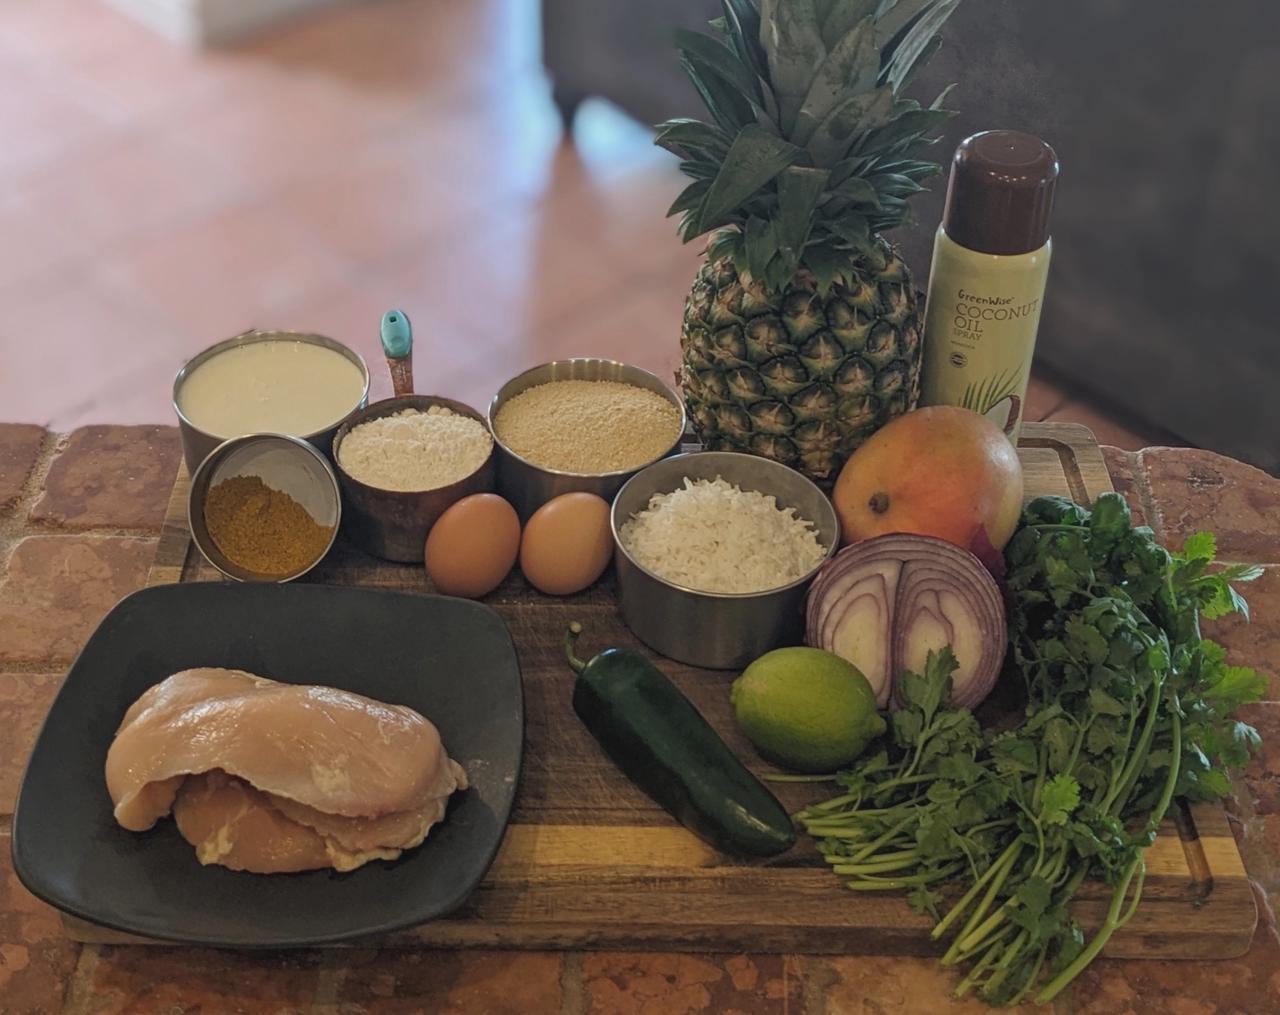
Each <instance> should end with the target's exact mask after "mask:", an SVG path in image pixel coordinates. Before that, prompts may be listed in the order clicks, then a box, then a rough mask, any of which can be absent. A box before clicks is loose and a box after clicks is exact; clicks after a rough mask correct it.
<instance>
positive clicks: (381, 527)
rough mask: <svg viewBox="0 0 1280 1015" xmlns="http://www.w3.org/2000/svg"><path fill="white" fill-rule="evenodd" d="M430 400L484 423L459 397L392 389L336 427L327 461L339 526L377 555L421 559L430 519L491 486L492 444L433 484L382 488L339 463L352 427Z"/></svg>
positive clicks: (421, 407) (429, 403)
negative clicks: (333, 476)
mask: <svg viewBox="0 0 1280 1015" xmlns="http://www.w3.org/2000/svg"><path fill="white" fill-rule="evenodd" d="M433 405H439V406H443V407H444V408H446V409H449V410H451V411H452V412H456V413H457V414H458V415H460V416H467V417H469V418H471V419H474V420H475V421H476V422H477V423H479V424H480V425H481V426H483V427H484V428H485V429H486V430H487V429H488V423H486V422H485V418H484V416H482V415H481V414H480V413H478V412H476V410H475V409H473V408H471V406H469V405H466V404H464V403H463V402H457V401H454V400H453V399H452V398H442V397H441V396H439V395H398V396H396V397H395V398H384V399H383V400H382V401H380V402H374V403H373V404H372V405H370V406H367V407H366V408H363V409H357V410H356V411H355V412H353V413H352V414H351V415H350V416H348V417H347V419H346V421H345V422H344V423H343V424H342V426H340V427H338V432H337V434H335V435H334V438H333V463H334V466H335V468H336V469H337V473H338V483H339V485H340V486H341V487H342V497H343V501H344V503H345V506H346V509H345V510H344V511H343V515H342V523H343V527H342V531H343V533H344V534H345V535H346V536H347V538H348V539H350V540H351V541H352V542H353V543H355V544H356V546H358V547H360V549H362V550H364V551H365V552H366V553H371V554H373V556H375V557H381V558H382V559H383V560H394V561H399V562H401V563H410V562H412V563H417V564H421V563H422V561H423V551H424V549H425V547H426V543H427V533H429V532H430V531H431V527H432V526H433V525H435V523H436V519H438V518H439V517H440V516H441V515H442V514H444V512H445V511H446V510H448V508H450V507H451V506H452V505H453V504H455V503H457V502H458V501H460V500H462V498H463V497H469V496H471V495H472V494H473V493H492V492H493V487H494V462H493V451H492V449H491V450H490V451H489V455H488V457H487V458H485V460H484V462H483V463H481V465H480V466H479V467H478V468H477V469H476V470H475V471H474V472H472V473H471V474H470V475H468V476H465V477H463V478H462V479H460V480H458V481H457V482H455V483H450V484H448V485H447V486H439V487H436V488H435V489H433V490H412V491H402V490H384V489H381V488H380V487H376V486H370V485H369V484H368V483H362V482H361V481H360V480H358V479H356V478H355V477H354V476H352V475H351V473H349V472H347V470H346V469H344V468H343V467H342V456H341V449H342V442H343V440H345V439H346V437H347V435H348V434H349V433H350V432H351V430H352V428H353V427H357V426H359V425H360V424H361V423H367V422H368V421H369V420H371V419H379V418H381V417H382V416H390V415H392V414H394V413H397V412H401V411H402V410H404V409H417V410H418V411H419V412H426V410H427V409H429V408H431V406H433Z"/></svg>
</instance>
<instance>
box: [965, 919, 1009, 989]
mask: <svg viewBox="0 0 1280 1015" xmlns="http://www.w3.org/2000/svg"><path fill="white" fill-rule="evenodd" d="M1011 930H1013V928H1012V927H1006V928H1005V929H1004V930H1003V931H1001V933H1000V935H999V936H998V937H997V938H996V939H995V940H994V941H993V942H992V944H991V947H990V948H988V949H987V950H986V952H985V953H984V954H983V956H982V958H981V959H979V960H978V961H977V962H976V963H975V964H974V967H973V968H972V969H970V970H969V975H968V976H966V977H965V978H964V979H963V980H961V981H960V985H959V986H958V987H956V989H955V995H954V996H955V997H957V998H961V997H964V996H965V995H966V994H967V993H969V991H971V990H972V989H973V988H974V987H975V986H977V983H978V978H979V977H980V976H981V975H982V974H983V973H984V972H986V969H987V967H988V966H989V965H991V964H992V963H993V962H995V960H996V957H997V955H998V954H999V951H1000V942H1001V939H1002V938H1004V937H1005V935H1007V934H1008V933H1009V932H1010V931H1011Z"/></svg>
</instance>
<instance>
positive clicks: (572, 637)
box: [564, 620, 587, 673]
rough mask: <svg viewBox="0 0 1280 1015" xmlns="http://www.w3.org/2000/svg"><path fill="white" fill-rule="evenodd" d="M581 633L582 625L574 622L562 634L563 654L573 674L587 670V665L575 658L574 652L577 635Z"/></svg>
mask: <svg viewBox="0 0 1280 1015" xmlns="http://www.w3.org/2000/svg"><path fill="white" fill-rule="evenodd" d="M581 633H582V625H581V624H579V623H578V622H577V621H576V620H575V621H573V622H572V623H571V624H570V625H569V630H567V631H565V633H564V654H565V658H567V659H568V660H569V665H570V666H571V667H573V672H574V673H581V672H582V671H583V670H585V669H586V668H587V664H586V663H584V662H583V661H582V660H581V659H579V658H578V657H577V655H576V654H575V653H576V650H577V645H578V635H580V634H581Z"/></svg>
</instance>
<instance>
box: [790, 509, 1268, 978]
mask: <svg viewBox="0 0 1280 1015" xmlns="http://www.w3.org/2000/svg"><path fill="white" fill-rule="evenodd" d="M1215 550H1216V547H1215V543H1214V539H1213V537H1212V536H1211V535H1210V534H1208V533H1201V534H1198V535H1196V536H1192V537H1191V538H1190V539H1188V540H1187V542H1186V544H1185V546H1184V547H1183V550H1182V552H1181V553H1180V554H1178V555H1173V554H1170V553H1169V552H1168V551H1167V550H1165V549H1164V548H1163V547H1161V546H1160V545H1159V544H1158V543H1157V542H1155V540H1154V538H1153V536H1152V532H1151V530H1150V529H1149V528H1147V527H1146V526H1134V525H1132V522H1131V518H1130V515H1129V508H1128V505H1127V504H1126V503H1125V501H1124V500H1123V498H1121V497H1119V496H1118V495H1116V494H1111V493H1108V494H1103V495H1102V496H1100V497H1099V498H1098V499H1097V501H1096V502H1095V504H1094V506H1093V509H1092V511H1089V510H1086V509H1085V508H1083V507H1081V506H1080V505H1078V504H1075V503H1073V502H1071V501H1069V500H1065V499H1063V498H1059V497H1042V498H1039V499H1037V500H1035V501H1032V502H1031V503H1030V504H1029V505H1028V506H1027V507H1026V509H1025V510H1024V512H1023V516H1022V519H1021V524H1020V526H1019V529H1018V531H1017V532H1016V533H1015V535H1014V537H1013V539H1012V541H1011V542H1010V543H1009V545H1008V547H1007V548H1006V551H1005V557H1006V565H1007V568H1008V577H1007V583H1008V594H1009V600H1008V602H1009V611H1008V612H1009V653H1008V656H1007V658H1006V673H1005V678H1006V679H1012V680H1014V681H1018V680H1019V678H1020V681H1021V685H1022V688H1023V690H1024V692H1025V697H1026V708H1025V713H1024V716H1023V717H1022V719H1021V721H1020V722H1018V723H1017V725H1015V726H1013V727H1012V728H1010V729H1004V730H985V731H984V730H983V729H982V728H981V727H980V726H979V724H978V722H977V720H976V719H975V718H974V716H973V715H972V714H971V713H970V712H969V711H968V710H966V709H948V708H946V707H945V706H944V702H946V700H947V699H948V696H949V693H950V688H951V673H952V672H953V670H954V669H955V665H956V662H955V659H954V657H953V656H952V654H951V652H950V650H949V649H948V650H943V651H942V652H940V653H937V654H933V653H931V654H930V655H929V657H928V661H927V663H926V665H925V667H924V672H923V673H921V674H918V675H917V674H907V675H905V676H904V678H903V683H902V692H903V696H904V699H905V706H904V708H902V709H901V710H900V711H898V712H896V713H894V715H893V717H892V723H891V727H890V728H891V733H892V743H891V744H890V745H889V746H888V747H887V748H886V749H885V750H884V751H882V752H881V753H879V754H877V755H875V756H874V757H872V758H871V759H870V760H869V761H867V762H865V763H864V764H862V765H860V766H859V767H858V768H856V769H853V770H850V771H848V772H843V773H840V774H839V775H838V776H837V777H836V781H837V783H838V784H839V785H840V786H841V789H842V790H843V792H842V793H841V794H840V795H839V796H837V797H835V798H834V799H832V800H828V801H826V802H824V803H821V804H817V805H814V806H813V807H810V808H808V809H806V810H805V811H803V812H802V813H801V814H800V820H801V821H802V822H803V823H804V825H805V827H806V829H807V830H808V831H809V833H810V834H811V835H813V836H815V837H816V838H817V839H818V840H819V846H820V848H821V850H822V853H823V855H824V857H825V858H826V859H827V861H828V862H829V863H831V865H832V867H833V869H834V870H835V872H836V873H837V874H840V875H843V876H845V877H846V878H848V881H847V883H848V885H849V887H850V888H852V889H853V890H855V891H880V890H892V889H905V890H907V891H908V893H909V898H910V900H911V903H912V905H913V906H915V907H916V908H917V909H918V910H920V911H927V912H930V913H932V914H933V915H934V916H935V917H936V918H937V919H938V922H937V924H936V926H935V927H934V930H933V936H934V937H935V938H936V939H939V940H941V939H944V938H948V937H949V939H950V943H949V947H948V949H947V952H946V954H945V955H944V956H943V960H942V961H943V963H944V964H946V965H952V964H957V963H961V962H967V963H969V970H968V973H967V975H966V976H965V978H964V979H963V980H962V982H961V983H960V986H959V988H958V989H957V992H956V993H957V995H959V996H963V995H964V994H966V993H968V992H969V991H970V990H973V989H975V988H977V990H978V991H979V993H980V995H981V996H982V997H983V998H984V999H986V1000H987V1001H990V1002H992V1003H1008V1002H1017V1001H1019V1000H1021V999H1022V998H1023V997H1025V996H1027V995H1029V994H1031V993H1032V992H1036V993H1035V998H1036V1000H1037V1001H1038V1002H1040V1003H1044V1002H1047V1001H1049V1000H1051V999H1052V998H1053V997H1055V996H1056V995H1057V994H1058V993H1059V992H1060V991H1061V990H1062V989H1063V988H1064V987H1065V986H1066V985H1067V984H1068V983H1070V982H1071V980H1072V979H1074V978H1075V976H1076V975H1078V974H1079V972H1080V971H1081V970H1082V969H1084V967H1085V966H1086V965H1088V963H1089V962H1090V961H1092V959H1093V958H1094V957H1095V956H1096V955H1097V954H1098V953H1099V952H1100V951H1101V950H1102V948H1103V946H1104V945H1105V944H1106V942H1107V940H1108V939H1109V938H1110V937H1111V935H1112V934H1113V933H1114V932H1115V931H1116V930H1117V929H1119V928H1120V927H1122V926H1123V925H1124V924H1125V923H1126V922H1127V921H1128V920H1129V919H1130V918H1131V917H1132V916H1133V914H1134V912H1135V911H1136V909H1137V905H1138V901H1139V899H1140V898H1141V894H1142V884H1143V878H1144V875H1145V867H1144V865H1143V851H1144V850H1145V849H1146V847H1147V846H1149V845H1150V844H1151V843H1152V842H1153V841H1154V840H1155V836H1156V830H1157V828H1158V826H1159V824H1160V822H1161V821H1162V820H1163V818H1164V817H1165V814H1166V813H1167V811H1168V809H1169V807H1170V805H1171V803H1172V801H1173V800H1174V798H1175V797H1184V798H1187V799H1191V800H1207V799H1215V798H1217V797H1220V796H1222V795H1224V794H1226V793H1227V792H1228V791H1229V788H1230V783H1229V780H1228V777H1227V774H1226V771H1225V769H1226V768H1228V767H1231V766H1236V765H1240V764H1242V763H1243V762H1244V761H1246V760H1247V758H1248V757H1249V754H1250V752H1251V751H1253V750H1254V749H1255V748H1256V747H1257V745H1258V736H1257V733H1256V732H1255V731H1254V730H1253V729H1252V728H1251V727H1250V726H1248V725H1247V724H1245V723H1242V722H1239V721H1237V720H1235V719H1233V718H1232V713H1233V712H1234V711H1235V709H1236V708H1237V707H1238V706H1239V705H1241V704H1244V703H1246V702H1249V701H1255V700H1257V699H1258V698H1259V697H1261V695H1262V693H1263V691H1264V690H1265V688H1266V680H1265V678H1264V677H1262V676H1261V675H1259V674H1257V673H1255V672H1254V671H1253V670H1251V669H1248V668H1246V667H1240V666H1230V665H1228V664H1227V662H1226V653H1225V652H1224V650H1223V649H1222V647H1221V646H1219V645H1217V644H1216V643H1214V642H1212V641H1209V640H1207V639H1205V638H1202V637H1201V634H1200V623H1199V620H1200V617H1201V616H1204V617H1209V618H1212V617H1217V616H1221V615H1223V614H1225V613H1228V612H1233V611H1235V612H1241V613H1244V614H1245V615H1246V616H1247V606H1246V604H1245V602H1244V600H1243V599H1242V598H1241V597H1240V595H1239V593H1238V592H1237V591H1236V590H1235V589H1234V588H1233V587H1232V584H1231V583H1232V582H1240V581H1248V580H1250V579H1253V578H1256V577H1257V576H1258V575H1259V574H1260V573H1261V570H1260V569H1259V568H1254V567H1247V566H1241V565H1232V566H1228V567H1223V568H1219V569H1217V570H1214V571H1212V572H1211V571H1210V570H1209V566H1210V564H1211V563H1212V561H1213V557H1214V555H1215ZM1091 876H1092V877H1095V878H1100V879H1103V880H1105V881H1106V882H1107V883H1108V884H1110V885H1111V886H1112V892H1113V893H1112V898H1111V902H1110V905H1109V906H1108V910H1107V914H1106V917H1105V919H1104V921H1103V924H1102V926H1101V928H1100V929H1099V930H1098V931H1097V933H1096V934H1095V935H1094V936H1093V938H1092V939H1090V940H1089V941H1087V942H1086V940H1085V938H1084V935H1083V933H1082V932H1081V930H1080V928H1079V926H1078V925H1077V924H1076V922H1075V921H1074V920H1073V919H1072V917H1071V915H1070V912H1069V907H1070V903H1071V902H1072V900H1073V898H1074V897H1075V894H1076V892H1077V890H1078V889H1079V887H1080V885H1081V883H1082V882H1083V881H1084V880H1085V878H1087V877H1091ZM961 879H967V882H968V883H967V885H964V886H962V887H961V888H960V889H959V890H958V893H959V897H958V898H956V893H951V894H949V895H948V896H947V897H944V895H943V894H942V892H941V891H940V889H941V888H942V887H943V886H944V885H945V884H949V883H954V882H956V881H959V880H961ZM949 900H954V901H950V903H949V905H948V901H949ZM1046 978H1047V982H1044V981H1045V980H1046Z"/></svg>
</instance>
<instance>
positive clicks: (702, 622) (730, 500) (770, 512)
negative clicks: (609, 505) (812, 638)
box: [612, 451, 840, 669]
mask: <svg viewBox="0 0 1280 1015" xmlns="http://www.w3.org/2000/svg"><path fill="white" fill-rule="evenodd" d="M612 520H613V535H614V544H615V550H614V561H615V564H616V566H617V571H618V598H619V603H620V605H621V608H622V616H623V619H624V620H625V621H626V622H627V626H628V627H630V628H631V630H632V632H633V633H634V634H635V635H636V637H638V638H639V639H640V640H641V641H643V642H644V643H645V644H646V645H648V646H649V647H650V648H652V649H654V650H656V651H658V652H661V653H662V654H663V655H665V656H669V657H670V658H672V659H676V660H679V661H680V662H684V663H689V664H691V665H694V666H702V667H705V668H708V669H733V668H737V667H741V666H744V665H746V664H747V663H749V662H751V661H752V660H753V659H756V658H758V657H759V656H761V655H763V654H764V653H765V652H767V651H769V650H770V649H772V648H777V647H778V646H779V645H785V644H799V641H800V637H801V635H802V633H803V619H804V612H803V607H804V598H805V594H806V593H807V591H808V587H809V582H810V581H811V580H812V579H813V577H814V576H815V575H816V574H817V573H818V571H819V569H821V567H822V565H823V564H825V563H826V562H827V561H828V560H829V559H830V558H831V555H832V554H833V553H835V551H836V549H837V548H838V546H839V542H840V523H839V521H838V520H837V518H836V513H835V509H834V508H833V507H832V506H831V502H830V501H829V500H828V499H827V497H826V495H825V494H823V492H822V491H821V490H819V489H818V488H817V487H816V486H815V485H814V484H813V483H812V482H810V481H809V480H808V479H806V478H805V477H804V476H802V475H800V473H798V472H796V471H795V470H793V469H789V468H787V467H786V466H785V465H779V464H778V463H776V462H771V461H769V460H767V459H764V458H759V457H757V456H755V455H744V454H737V453H733V452H725V451H702V452H696V453H693V454H687V455H677V456H675V457H674V458H667V459H664V460H662V461H660V462H657V463H655V464H654V465H651V466H649V467H648V468H646V469H643V470H642V471H640V472H639V473H637V474H636V475H635V476H634V477H633V478H632V479H631V480H630V481H629V482H628V483H627V484H626V486H624V487H623V488H622V489H621V490H620V491H619V493H618V496H617V498H616V499H615V500H614V503H613V512H612Z"/></svg>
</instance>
